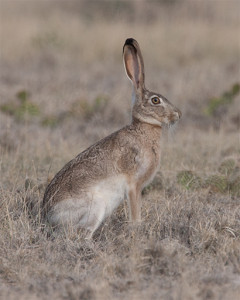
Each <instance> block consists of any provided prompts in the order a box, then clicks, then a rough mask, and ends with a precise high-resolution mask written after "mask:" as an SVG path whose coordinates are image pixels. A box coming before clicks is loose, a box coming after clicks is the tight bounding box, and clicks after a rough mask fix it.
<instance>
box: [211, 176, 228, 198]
mask: <svg viewBox="0 0 240 300" xmlns="http://www.w3.org/2000/svg"><path fill="white" fill-rule="evenodd" d="M205 186H206V187H208V188H210V190H211V191H212V192H219V193H222V194H223V193H226V192H227V191H228V180H227V177H226V176H223V175H217V174H214V175H211V176H209V177H208V178H207V179H206V180H205Z"/></svg>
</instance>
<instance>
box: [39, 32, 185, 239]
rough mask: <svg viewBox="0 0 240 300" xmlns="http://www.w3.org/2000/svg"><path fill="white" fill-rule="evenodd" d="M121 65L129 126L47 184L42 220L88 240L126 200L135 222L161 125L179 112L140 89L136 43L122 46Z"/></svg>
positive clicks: (140, 67)
mask: <svg viewBox="0 0 240 300" xmlns="http://www.w3.org/2000/svg"><path fill="white" fill-rule="evenodd" d="M123 62H124V66H125V70H126V73H127V76H128V78H129V79H130V80H131V82H132V84H133V106H132V122H131V124H130V125H127V126H125V127H123V128H122V129H120V130H118V131H116V132H114V133H112V134H111V135H109V136H107V137H105V138H104V139H102V140H100V141H99V142H97V143H96V144H94V145H92V146H91V147H89V148H88V149H86V150H85V151H83V152H82V153H80V154H79V155H78V156H77V157H75V158H74V159H73V160H71V161H70V162H68V163H67V164H66V165H65V166H64V167H63V168H62V169H61V170H60V171H59V172H58V173H57V174H56V175H55V177H54V178H53V180H52V181H51V182H50V184H49V185H48V187H47V189H46V191H45V195H44V199H43V210H42V213H43V216H44V217H46V218H47V221H48V222H49V223H50V224H51V225H52V226H59V225H62V226H66V225H71V226H74V228H76V229H79V228H85V229H86V230H87V231H88V232H89V236H88V237H89V238H90V237H91V236H92V234H93V233H94V232H95V230H96V229H97V228H98V227H99V226H100V224H101V223H102V222H103V221H104V219H106V217H108V216H110V215H111V214H112V213H113V211H114V210H115V209H116V208H117V207H118V206H119V205H120V203H121V202H122V201H123V200H124V199H125V198H127V199H128V203H129V215H130V220H131V221H133V222H136V221H140V220H141V191H142V189H143V188H144V186H146V185H147V184H148V183H149V182H150V181H151V180H152V179H153V177H154V175H155V174H156V172H157V170H158V167H159V164H160V146H161V132H162V125H163V124H168V125H170V124H174V123H175V122H176V121H178V120H179V119H180V117H181V112H180V110H178V109H177V108H176V107H174V106H173V105H172V104H171V103H170V102H169V101H168V100H167V99H166V98H165V97H163V96H162V95H160V94H158V93H155V92H151V91H149V90H147V89H146V88H145V81H144V76H145V75H144V64H143V57H142V54H141V51H140V47H139V45H138V43H137V41H136V40H134V39H132V38H129V39H127V40H126V42H125V44H124V46H123Z"/></svg>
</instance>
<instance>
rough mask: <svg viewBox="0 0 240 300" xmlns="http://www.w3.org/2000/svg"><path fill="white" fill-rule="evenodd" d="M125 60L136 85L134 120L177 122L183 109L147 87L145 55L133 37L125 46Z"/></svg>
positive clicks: (159, 123) (128, 72)
mask: <svg viewBox="0 0 240 300" xmlns="http://www.w3.org/2000/svg"><path fill="white" fill-rule="evenodd" d="M123 62H124V66H125V70H126V73H127V76H128V78H129V79H130V80H131V81H132V84H133V87H134V90H133V109H132V117H133V120H134V119H135V120H140V121H141V122H144V123H149V124H152V125H156V126H162V125H163V124H167V125H172V124H174V123H175V122H177V121H178V120H179V119H180V118H181V111H180V110H179V109H177V108H176V107H175V106H174V105H172V104H171V103H170V102H169V101H168V100H167V99H166V98H165V97H163V96H162V95H160V94H159V93H155V92H151V91H149V90H147V89H146V88H145V75H144V63H143V57H142V54H141V51H140V47H139V45H138V43H137V41H136V40H134V39H132V38H130V39H127V40H126V42H125V44H124V46H123Z"/></svg>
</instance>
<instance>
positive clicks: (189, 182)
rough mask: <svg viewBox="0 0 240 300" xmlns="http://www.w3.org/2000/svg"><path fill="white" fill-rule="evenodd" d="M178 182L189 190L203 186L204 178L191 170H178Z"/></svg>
mask: <svg viewBox="0 0 240 300" xmlns="http://www.w3.org/2000/svg"><path fill="white" fill-rule="evenodd" d="M177 182H178V183H179V184H180V185H182V186H183V187H184V188H186V189H187V190H190V189H198V188H200V187H202V179H201V178H200V177H199V176H198V175H196V174H195V173H194V172H192V171H190V170H185V171H180V172H178V174H177Z"/></svg>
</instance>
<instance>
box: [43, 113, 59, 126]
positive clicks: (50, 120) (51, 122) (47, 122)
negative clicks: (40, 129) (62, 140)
mask: <svg viewBox="0 0 240 300" xmlns="http://www.w3.org/2000/svg"><path fill="white" fill-rule="evenodd" d="M59 123H60V118H59V117H57V116H54V115H49V116H46V117H44V118H43V119H42V122H41V124H42V126H44V127H51V128H55V127H57V126H58V125H59Z"/></svg>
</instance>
